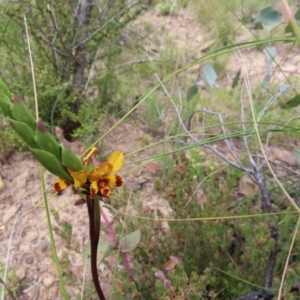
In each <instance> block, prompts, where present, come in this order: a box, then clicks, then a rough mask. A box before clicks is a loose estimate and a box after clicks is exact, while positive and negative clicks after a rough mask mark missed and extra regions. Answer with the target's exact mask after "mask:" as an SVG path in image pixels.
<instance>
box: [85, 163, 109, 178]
mask: <svg viewBox="0 0 300 300" xmlns="http://www.w3.org/2000/svg"><path fill="white" fill-rule="evenodd" d="M112 170H113V166H112V165H111V164H110V163H108V162H105V163H103V164H101V165H100V166H99V167H97V168H95V169H94V170H93V171H92V172H90V173H89V174H88V179H89V181H97V180H99V179H100V178H101V177H102V176H107V175H109V174H110V173H111V172H112Z"/></svg>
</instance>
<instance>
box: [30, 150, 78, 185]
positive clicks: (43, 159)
mask: <svg viewBox="0 0 300 300" xmlns="http://www.w3.org/2000/svg"><path fill="white" fill-rule="evenodd" d="M30 150H31V151H32V153H33V155H34V156H35V157H36V159H37V160H38V161H39V162H40V164H41V165H42V166H43V167H44V168H45V169H47V170H48V171H49V172H50V173H52V174H54V175H56V176H58V177H59V178H61V179H64V180H66V181H68V182H71V183H73V182H74V181H73V178H72V177H71V176H70V175H69V173H68V172H67V170H66V169H65V168H64V167H63V165H62V164H61V163H60V162H59V161H58V160H57V158H56V157H55V156H54V155H53V154H51V153H49V152H47V151H44V150H40V149H30Z"/></svg>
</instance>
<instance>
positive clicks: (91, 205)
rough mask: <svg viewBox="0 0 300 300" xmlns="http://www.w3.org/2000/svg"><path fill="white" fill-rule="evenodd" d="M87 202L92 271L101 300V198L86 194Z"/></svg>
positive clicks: (103, 298)
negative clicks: (99, 263)
mask: <svg viewBox="0 0 300 300" xmlns="http://www.w3.org/2000/svg"><path fill="white" fill-rule="evenodd" d="M86 203H87V207H88V213H89V219H90V243H91V271H92V277H93V282H94V286H95V289H96V292H97V294H98V297H99V299H100V300H105V297H104V294H103V291H102V289H101V286H100V282H99V277H98V270H97V249H98V243H99V236H100V208H99V199H98V197H95V199H91V197H90V196H88V195H87V196H86Z"/></svg>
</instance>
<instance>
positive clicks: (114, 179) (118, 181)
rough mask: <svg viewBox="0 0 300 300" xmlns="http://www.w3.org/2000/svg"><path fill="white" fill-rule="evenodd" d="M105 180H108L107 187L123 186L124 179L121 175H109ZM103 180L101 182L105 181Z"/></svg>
mask: <svg viewBox="0 0 300 300" xmlns="http://www.w3.org/2000/svg"><path fill="white" fill-rule="evenodd" d="M103 179H104V180H105V179H106V180H107V185H109V186H121V185H122V184H123V179H122V177H121V176H120V175H117V174H110V175H107V176H105V178H103ZM103 179H101V181H103Z"/></svg>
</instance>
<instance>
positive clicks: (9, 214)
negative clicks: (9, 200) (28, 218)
mask: <svg viewBox="0 0 300 300" xmlns="http://www.w3.org/2000/svg"><path fill="white" fill-rule="evenodd" d="M17 210H18V207H17V206H15V205H12V206H11V207H10V208H8V209H7V210H5V211H4V216H3V223H5V222H7V221H8V220H9V219H10V218H11V217H13V216H14V215H15V213H16V212H17Z"/></svg>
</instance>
